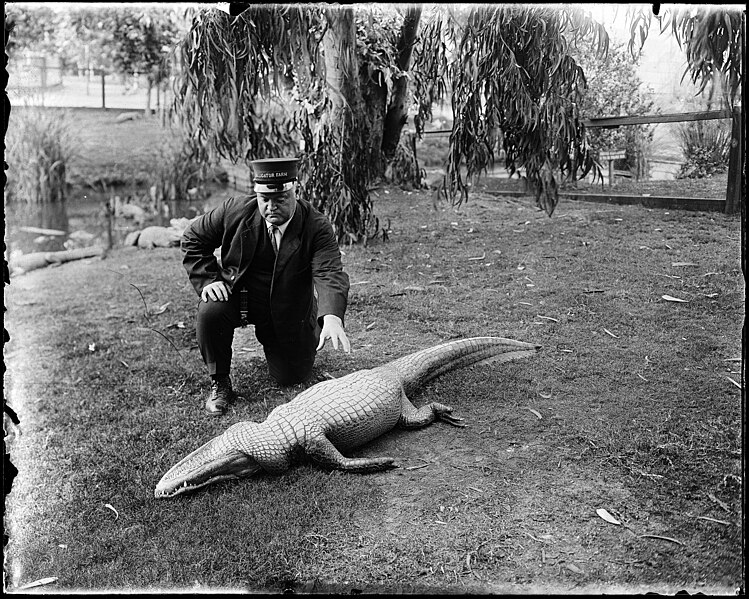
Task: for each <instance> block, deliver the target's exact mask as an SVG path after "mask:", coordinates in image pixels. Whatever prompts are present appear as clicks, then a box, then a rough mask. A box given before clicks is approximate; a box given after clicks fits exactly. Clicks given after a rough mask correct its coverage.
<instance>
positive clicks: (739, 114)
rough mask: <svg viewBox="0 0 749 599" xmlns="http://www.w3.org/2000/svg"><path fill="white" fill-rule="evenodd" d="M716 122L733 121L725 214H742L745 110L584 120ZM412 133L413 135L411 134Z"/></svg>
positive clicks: (599, 123)
mask: <svg viewBox="0 0 749 599" xmlns="http://www.w3.org/2000/svg"><path fill="white" fill-rule="evenodd" d="M714 119H731V121H732V127H731V147H730V152H729V157H728V183H727V185H726V201H725V207H724V212H725V213H726V214H736V213H738V212H740V211H741V206H742V203H743V199H744V191H745V190H744V189H743V186H742V181H743V173H744V164H745V159H746V157H745V156H744V143H745V140H744V129H743V108H742V107H741V106H736V107H734V108H733V110H729V109H723V110H703V111H699V112H676V113H671V114H642V115H635V116H603V117H594V118H589V119H583V121H582V123H583V125H585V126H586V127H601V128H604V129H614V128H617V127H626V126H628V125H647V124H652V123H682V122H689V121H709V120H714ZM412 133H413V132H412ZM450 133H452V130H451V129H436V130H434V131H424V135H446V134H450Z"/></svg>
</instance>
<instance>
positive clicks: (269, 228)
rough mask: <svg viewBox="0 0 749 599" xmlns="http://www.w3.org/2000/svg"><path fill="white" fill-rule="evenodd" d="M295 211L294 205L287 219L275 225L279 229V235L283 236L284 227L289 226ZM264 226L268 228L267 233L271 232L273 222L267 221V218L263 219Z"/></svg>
mask: <svg viewBox="0 0 749 599" xmlns="http://www.w3.org/2000/svg"><path fill="white" fill-rule="evenodd" d="M295 212H296V205H294V212H292V213H291V216H290V217H289V220H287V221H286V222H285V223H284V224H282V225H277V227H278V230H279V231H281V237H283V234H284V233H286V228H287V227H288V226H289V223H290V222H291V219H292V218H294V213H295ZM265 227H266V228H267V229H268V234H269V235H270V233H271V227H273V223H269V222H268V221H267V220H266V221H265Z"/></svg>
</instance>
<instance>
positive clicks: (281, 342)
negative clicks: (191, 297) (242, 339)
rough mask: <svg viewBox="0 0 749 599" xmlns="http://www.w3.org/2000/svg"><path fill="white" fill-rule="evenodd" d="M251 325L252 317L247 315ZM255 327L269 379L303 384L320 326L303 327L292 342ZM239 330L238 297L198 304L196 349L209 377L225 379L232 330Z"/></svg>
mask: <svg viewBox="0 0 749 599" xmlns="http://www.w3.org/2000/svg"><path fill="white" fill-rule="evenodd" d="M250 322H251V323H252V314H250ZM252 324H255V337H257V340H258V341H259V342H260V343H261V344H262V346H263V351H264V352H265V359H266V361H267V363H268V371H269V373H270V375H271V376H272V377H273V378H274V379H275V380H276V381H277V382H278V383H279V384H280V385H293V384H296V383H301V382H303V381H305V380H307V379H308V378H309V376H310V374H311V373H312V367H313V366H314V363H315V356H316V354H317V350H316V348H317V344H318V342H319V341H320V326H319V324H317V322H316V321H315V325H314V326H311V325H310V326H308V327H304V330H303V331H302V334H301V335H295V337H294V339H293V342H289V341H288V339H285V338H284V331H276V330H275V329H274V327H273V325H272V324H259V323H252ZM240 326H242V323H241V316H240V313H239V294H238V293H236V294H232V295H230V296H229V299H228V300H227V301H223V302H217V301H214V300H212V299H209V300H208V301H207V302H204V301H202V300H200V302H199V304H198V314H197V318H196V333H197V339H198V347H199V348H200V353H201V355H202V356H203V361H204V362H205V364H206V366H207V367H208V374H210V375H211V376H221V375H227V376H228V375H229V373H230V371H231V360H232V342H233V341H234V329H236V328H237V327H240Z"/></svg>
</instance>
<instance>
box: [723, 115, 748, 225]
mask: <svg viewBox="0 0 749 599" xmlns="http://www.w3.org/2000/svg"><path fill="white" fill-rule="evenodd" d="M741 110H742V109H741V108H739V107H738V106H734V107H733V111H732V114H731V122H732V126H731V149H730V151H729V154H728V183H727V185H726V207H725V210H724V212H725V213H726V214H736V213H737V212H739V211H740V210H741V201H742V195H743V193H742V184H741V183H742V181H743V175H744V138H743V136H742V120H743V115H742V114H741Z"/></svg>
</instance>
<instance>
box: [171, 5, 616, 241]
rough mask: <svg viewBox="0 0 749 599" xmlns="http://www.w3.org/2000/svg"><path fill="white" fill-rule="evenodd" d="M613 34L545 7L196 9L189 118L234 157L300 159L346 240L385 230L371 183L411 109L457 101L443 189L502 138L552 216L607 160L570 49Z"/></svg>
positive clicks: (304, 180)
mask: <svg viewBox="0 0 749 599" xmlns="http://www.w3.org/2000/svg"><path fill="white" fill-rule="evenodd" d="M582 38H590V39H592V40H593V42H594V44H595V48H596V50H597V51H598V52H600V53H604V52H605V51H606V49H607V46H608V36H607V35H606V32H605V30H604V29H603V27H602V26H601V25H599V24H598V23H596V22H595V21H594V20H593V19H592V18H591V16H590V15H589V14H588V13H587V12H585V11H584V10H582V9H579V8H575V7H564V8H560V7H551V6H543V5H533V6H524V5H466V6H463V5H427V6H426V7H424V8H422V7H421V6H419V5H378V4H366V5H353V6H350V5H348V6H347V5H342V6H333V5H327V4H299V5H250V6H249V8H247V9H246V10H245V11H244V12H242V13H241V14H239V15H237V16H231V15H228V14H226V13H224V12H222V11H220V10H218V9H216V8H203V9H198V10H195V11H194V12H193V13H192V15H191V27H190V30H189V32H188V34H187V35H186V37H185V38H184V41H183V42H182V43H181V44H180V62H181V65H182V75H181V79H180V81H179V85H178V87H177V89H176V90H175V107H174V108H175V110H174V112H175V114H176V115H177V117H178V118H179V119H180V120H181V121H182V125H183V127H184V128H185V129H187V130H188V131H189V132H190V134H191V135H192V137H193V139H194V140H195V141H196V147H200V148H205V149H207V150H210V151H211V153H213V154H215V155H218V156H221V157H224V158H229V159H231V160H233V161H242V162H247V161H248V160H250V159H253V158H256V157H260V156H264V155H269V154H275V153H280V152H294V153H296V154H297V155H299V156H300V159H301V164H300V182H301V189H300V194H301V195H302V197H306V198H307V199H309V200H310V201H312V203H313V204H314V205H315V206H317V207H318V208H320V209H322V210H323V211H324V212H325V213H326V214H328V216H329V217H330V218H331V221H332V222H333V225H334V227H335V229H336V232H337V234H338V237H339V239H340V240H350V241H358V240H361V239H362V238H365V237H366V235H368V234H370V233H372V232H376V230H377V227H378V223H377V221H376V219H375V218H373V214H372V201H371V198H370V196H369V194H368V190H367V187H368V185H369V184H370V183H371V182H372V181H373V180H374V179H375V178H376V177H378V176H381V175H382V174H383V172H384V169H385V166H386V165H387V163H388V161H390V160H392V159H393V157H394V155H395V154H396V153H397V151H398V140H399V138H400V137H401V133H402V130H403V127H404V125H405V124H406V123H407V119H408V114H409V111H413V113H414V114H415V116H414V125H415V129H416V132H417V134H418V135H421V134H422V133H423V130H424V126H425V124H426V123H427V122H428V121H429V119H430V118H431V116H432V107H433V106H434V104H435V103H439V102H448V101H449V102H450V104H451V106H452V111H453V117H454V120H453V129H452V132H451V135H450V151H449V156H448V159H447V161H446V179H445V189H446V191H447V192H448V194H449V196H450V197H451V198H453V200H455V201H456V202H461V201H464V200H465V199H466V198H467V196H468V190H469V184H468V179H469V178H471V177H473V176H476V175H480V174H481V173H484V172H486V170H487V169H488V168H489V167H490V166H491V165H492V164H493V162H494V160H495V155H494V153H495V144H494V140H496V139H497V138H500V139H501V144H502V148H503V150H504V154H505V166H506V168H508V169H509V170H510V172H511V173H516V172H518V171H520V170H521V169H522V170H523V171H524V172H525V175H526V177H527V180H528V181H529V183H530V185H532V186H533V187H534V188H535V190H536V198H537V202H538V204H539V205H540V206H542V207H543V208H544V209H545V210H546V211H547V212H548V213H549V214H551V213H552V212H553V210H554V207H555V205H556V202H557V183H558V178H559V176H560V174H561V176H562V177H567V178H579V177H582V176H585V175H586V174H587V173H588V172H590V171H591V169H596V170H597V168H598V167H597V165H596V163H595V160H594V158H593V155H592V153H591V152H590V150H589V148H588V146H587V144H586V139H585V133H584V127H583V125H582V123H581V115H580V114H579V108H578V102H579V99H580V97H581V94H582V93H583V91H584V88H585V76H584V73H583V71H582V69H581V68H580V66H579V65H578V64H577V63H576V61H575V60H574V58H573V57H572V55H571V52H570V49H571V44H573V43H575V41H576V40H579V39H582Z"/></svg>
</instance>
